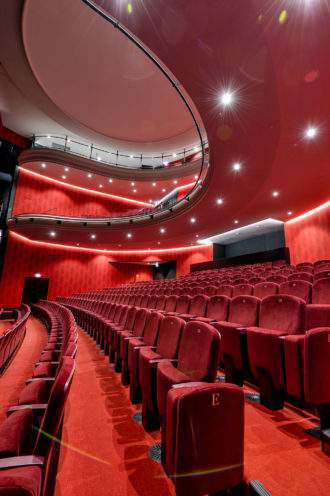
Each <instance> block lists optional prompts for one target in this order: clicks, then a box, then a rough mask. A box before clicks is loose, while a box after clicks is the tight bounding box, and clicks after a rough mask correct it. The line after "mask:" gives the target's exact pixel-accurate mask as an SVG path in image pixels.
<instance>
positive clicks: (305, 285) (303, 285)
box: [279, 281, 312, 303]
mask: <svg viewBox="0 0 330 496" xmlns="http://www.w3.org/2000/svg"><path fill="white" fill-rule="evenodd" d="M279 293H280V294H288V295H291V296H297V297H298V298H301V299H302V300H304V301H305V302H306V303H309V301H310V298H311V294H312V284H311V283H310V282H307V281H287V282H283V283H282V284H281V285H280V289H279Z"/></svg>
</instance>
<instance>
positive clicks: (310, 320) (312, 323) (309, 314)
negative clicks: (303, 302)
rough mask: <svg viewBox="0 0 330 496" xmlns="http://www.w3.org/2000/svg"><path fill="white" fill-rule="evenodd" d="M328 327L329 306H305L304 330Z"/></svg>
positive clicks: (329, 322)
mask: <svg viewBox="0 0 330 496" xmlns="http://www.w3.org/2000/svg"><path fill="white" fill-rule="evenodd" d="M329 326H330V305H307V306H306V316H305V329H306V330H309V329H314V328H315V327H329Z"/></svg>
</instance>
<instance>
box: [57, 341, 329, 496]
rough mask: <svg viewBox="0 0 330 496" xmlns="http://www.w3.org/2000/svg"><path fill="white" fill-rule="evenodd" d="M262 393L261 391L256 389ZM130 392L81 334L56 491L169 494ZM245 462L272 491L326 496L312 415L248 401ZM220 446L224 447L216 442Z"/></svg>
mask: <svg viewBox="0 0 330 496" xmlns="http://www.w3.org/2000/svg"><path fill="white" fill-rule="evenodd" d="M253 396H258V395H252V398H253ZM139 410H140V405H138V406H137V407H134V406H132V405H131V403H130V401H129V398H128V388H125V387H123V386H122V385H121V383H120V376H119V374H116V373H114V372H113V370H112V368H110V366H109V364H108V359H107V358H105V357H104V356H103V355H102V354H101V353H100V351H99V349H98V348H97V347H96V345H95V343H94V341H92V340H91V339H90V338H89V337H88V336H87V335H86V334H85V333H84V332H80V333H79V347H78V356H77V370H76V374H75V377H74V380H73V385H72V388H71V392H70V396H69V401H68V407H67V410H66V418H65V424H64V433H63V446H62V450H61V460H60V467H59V475H58V484H57V491H56V496H105V495H111V496H136V495H139V496H169V495H173V494H174V491H173V488H172V486H171V483H170V482H169V481H168V479H167V478H165V477H164V473H163V471H162V468H161V466H160V465H159V463H157V462H156V461H153V460H152V459H151V457H150V454H149V448H150V446H152V445H153V444H155V443H157V442H158V441H159V433H158V432H157V433H155V434H153V435H149V434H147V433H145V432H144V430H143V428H142V426H141V425H140V424H139V423H137V422H136V420H134V419H133V415H134V414H135V413H137V412H138V411H139ZM245 416H246V429H245V468H246V475H247V477H248V478H249V479H250V480H251V479H258V480H260V481H261V482H262V483H263V484H264V486H265V487H266V488H267V489H268V490H269V491H270V493H271V495H272V496H287V495H288V494H290V496H328V495H329V494H330V461H329V458H328V457H326V456H325V455H323V454H322V453H321V451H320V443H319V441H317V440H316V439H314V438H313V437H311V436H310V435H309V434H307V433H306V432H305V429H306V428H310V427H313V426H315V419H314V418H312V417H309V416H308V415H307V416H306V417H305V418H304V417H302V416H301V415H300V414H298V413H295V412H293V411H292V410H289V409H288V408H285V409H283V410H280V411H278V412H271V411H269V410H266V409H265V408H263V407H262V406H260V405H259V404H258V403H256V402H253V401H249V400H247V401H246V409H245ZM219 449H222V448H221V447H220V446H219Z"/></svg>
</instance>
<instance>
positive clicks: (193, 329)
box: [157, 321, 220, 418]
mask: <svg viewBox="0 0 330 496" xmlns="http://www.w3.org/2000/svg"><path fill="white" fill-rule="evenodd" d="M219 354H220V335H219V333H218V331H217V330H216V329H214V327H212V326H210V325H209V324H206V323H205V322H198V321H191V322H188V323H187V324H186V326H185V327H184V329H183V332H182V340H181V344H180V349H179V355H178V363H177V367H175V366H174V365H173V363H171V362H168V361H162V362H160V363H159V365H158V368H157V403H158V410H159V413H160V416H161V418H164V414H165V411H166V398H167V392H168V391H169V389H170V387H171V386H172V385H173V384H179V383H180V382H189V381H209V382H212V381H214V380H215V377H216V374H217V369H218V363H219Z"/></svg>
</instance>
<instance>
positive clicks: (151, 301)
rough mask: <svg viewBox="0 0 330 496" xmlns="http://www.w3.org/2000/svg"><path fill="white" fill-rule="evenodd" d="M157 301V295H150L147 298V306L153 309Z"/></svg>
mask: <svg viewBox="0 0 330 496" xmlns="http://www.w3.org/2000/svg"><path fill="white" fill-rule="evenodd" d="M156 303H157V296H155V295H151V296H150V298H149V300H148V308H151V309H154V308H155V307H156Z"/></svg>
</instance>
